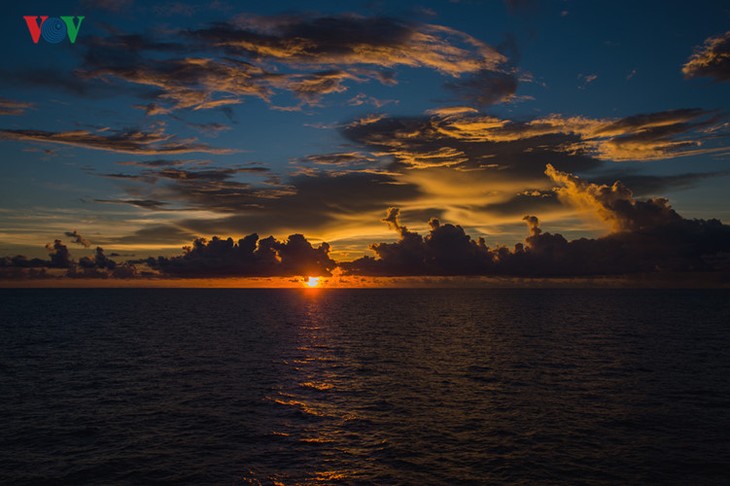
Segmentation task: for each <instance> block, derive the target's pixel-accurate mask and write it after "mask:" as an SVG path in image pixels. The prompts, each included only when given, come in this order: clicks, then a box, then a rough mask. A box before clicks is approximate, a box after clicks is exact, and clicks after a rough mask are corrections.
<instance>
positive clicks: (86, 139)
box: [0, 128, 233, 155]
mask: <svg viewBox="0 0 730 486" xmlns="http://www.w3.org/2000/svg"><path fill="white" fill-rule="evenodd" d="M0 139H4V140H20V141H28V142H39V143H50V144H60V145H71V146H74V147H81V148H86V149H91V150H104V151H108V152H120V153H127V154H139V155H160V154H184V153H190V152H204V153H212V154H227V153H232V152H233V151H232V150H230V149H222V148H214V147H211V146H209V145H207V144H204V143H200V142H197V141H196V140H195V139H177V137H175V136H173V135H169V134H167V133H165V132H164V128H158V129H155V130H153V131H142V130H139V129H127V130H119V131H107V130H103V131H98V132H91V131H88V130H74V131H68V132H51V131H45V130H12V129H2V130H0Z"/></svg>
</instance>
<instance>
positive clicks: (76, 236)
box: [64, 230, 91, 248]
mask: <svg viewBox="0 0 730 486" xmlns="http://www.w3.org/2000/svg"><path fill="white" fill-rule="evenodd" d="M64 234H65V235H66V236H68V237H69V238H73V242H74V243H76V244H78V245H81V246H83V247H84V248H88V247H90V246H91V242H90V241H89V240H87V239H86V238H84V237H83V236H81V235H80V234H79V232H78V231H76V230H73V231H66V233H64Z"/></svg>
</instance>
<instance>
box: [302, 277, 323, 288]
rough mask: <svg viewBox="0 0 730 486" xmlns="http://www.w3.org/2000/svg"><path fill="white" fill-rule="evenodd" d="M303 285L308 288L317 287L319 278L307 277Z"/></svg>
mask: <svg viewBox="0 0 730 486" xmlns="http://www.w3.org/2000/svg"><path fill="white" fill-rule="evenodd" d="M304 283H305V284H306V286H307V287H309V288H314V287H319V277H309V278H308V279H307V280H306V281H305V282H304Z"/></svg>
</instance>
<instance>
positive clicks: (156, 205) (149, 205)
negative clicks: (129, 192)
mask: <svg viewBox="0 0 730 486" xmlns="http://www.w3.org/2000/svg"><path fill="white" fill-rule="evenodd" d="M94 202H98V203H104V204H129V205H131V206H137V207H138V208H145V209H153V210H161V209H164V208H163V206H165V205H167V203H166V202H163V201H155V200H152V199H94Z"/></svg>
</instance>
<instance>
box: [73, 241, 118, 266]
mask: <svg viewBox="0 0 730 486" xmlns="http://www.w3.org/2000/svg"><path fill="white" fill-rule="evenodd" d="M79 266H80V267H81V268H97V269H102V270H114V269H115V268H116V267H117V262H115V261H114V260H111V259H110V258H108V257H107V256H106V255H105V254H104V249H103V248H102V247H100V246H97V247H96V251H95V253H94V257H93V258H90V257H83V258H80V259H79Z"/></svg>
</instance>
